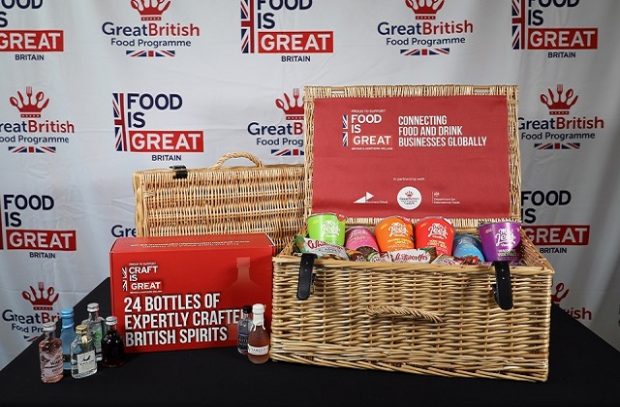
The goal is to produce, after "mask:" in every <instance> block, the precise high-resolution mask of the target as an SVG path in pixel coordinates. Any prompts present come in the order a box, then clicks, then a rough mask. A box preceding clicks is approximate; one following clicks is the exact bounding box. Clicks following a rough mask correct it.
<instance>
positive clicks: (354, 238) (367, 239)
mask: <svg viewBox="0 0 620 407" xmlns="http://www.w3.org/2000/svg"><path fill="white" fill-rule="evenodd" d="M344 237H345V247H346V248H347V249H351V250H358V249H359V248H360V247H364V246H367V247H371V248H373V249H374V250H375V251H379V246H378V245H377V241H376V240H375V236H374V235H373V234H372V232H371V231H370V229H368V228H366V227H364V226H354V227H351V228H349V229H347V231H346V233H345V235H344Z"/></svg>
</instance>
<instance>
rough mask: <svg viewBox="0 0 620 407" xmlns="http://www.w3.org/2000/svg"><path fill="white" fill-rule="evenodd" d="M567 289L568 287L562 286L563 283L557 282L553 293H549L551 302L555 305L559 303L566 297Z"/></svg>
mask: <svg viewBox="0 0 620 407" xmlns="http://www.w3.org/2000/svg"><path fill="white" fill-rule="evenodd" d="M569 291H570V290H569V289H568V288H566V289H565V288H564V283H558V284H557V285H556V286H555V293H553V294H551V302H553V303H554V304H556V305H559V304H560V301H562V300H563V299H564V298H566V296H567V295H568V292H569Z"/></svg>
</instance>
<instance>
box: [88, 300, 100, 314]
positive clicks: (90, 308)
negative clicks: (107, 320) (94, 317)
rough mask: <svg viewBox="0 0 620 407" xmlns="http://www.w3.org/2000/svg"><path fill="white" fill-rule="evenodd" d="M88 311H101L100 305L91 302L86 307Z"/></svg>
mask: <svg viewBox="0 0 620 407" xmlns="http://www.w3.org/2000/svg"><path fill="white" fill-rule="evenodd" d="M86 310H87V311H88V312H95V311H99V304H98V303H96V302H91V303H90V304H88V305H87V306H86Z"/></svg>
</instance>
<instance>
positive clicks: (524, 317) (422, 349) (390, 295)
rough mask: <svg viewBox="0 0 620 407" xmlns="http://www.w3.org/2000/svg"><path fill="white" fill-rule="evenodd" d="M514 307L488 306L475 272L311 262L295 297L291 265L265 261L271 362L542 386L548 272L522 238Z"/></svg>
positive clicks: (484, 281) (291, 260)
mask: <svg viewBox="0 0 620 407" xmlns="http://www.w3.org/2000/svg"><path fill="white" fill-rule="evenodd" d="M523 247H524V249H525V250H524V259H525V262H526V264H528V266H518V267H513V268H512V269H511V274H512V290H513V301H514V308H513V309H511V310H510V311H503V310H501V309H500V308H499V307H498V306H497V304H495V301H494V300H493V291H492V285H493V284H494V283H495V274H494V270H493V269H492V268H489V267H484V266H458V267H455V266H437V265H430V264H419V265H418V264H395V263H356V262H346V261H338V260H318V261H317V263H315V267H314V272H315V273H316V278H315V283H314V290H313V293H312V295H311V296H310V298H309V299H308V300H306V301H299V300H297V298H296V287H297V278H298V273H299V257H296V256H292V255H289V253H290V247H288V248H287V249H285V250H284V251H283V252H282V254H281V255H280V256H278V257H276V258H275V259H274V282H273V320H272V325H271V327H272V334H271V346H272V347H271V358H272V359H274V360H281V361H288V362H297V363H305V364H315V365H322V366H331V367H351V368H359V369H379V370H386V371H400V372H409V373H419V374H433V375H441V376H451V377H478V378H502V379H512V380H529V381H544V380H546V378H547V373H548V357H549V354H548V349H549V326H550V296H551V291H550V290H551V282H552V276H553V270H552V269H551V266H550V265H549V263H548V262H547V260H545V259H544V258H543V257H542V256H541V255H540V254H539V253H538V251H537V250H536V248H535V247H534V246H533V245H532V244H531V242H530V240H529V239H527V237H525V236H523Z"/></svg>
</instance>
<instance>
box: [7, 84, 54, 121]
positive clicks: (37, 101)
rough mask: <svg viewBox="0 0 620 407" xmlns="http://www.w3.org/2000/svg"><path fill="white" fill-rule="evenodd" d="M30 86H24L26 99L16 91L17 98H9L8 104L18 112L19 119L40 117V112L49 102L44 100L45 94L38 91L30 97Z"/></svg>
mask: <svg viewBox="0 0 620 407" xmlns="http://www.w3.org/2000/svg"><path fill="white" fill-rule="evenodd" d="M32 93H33V92H32V86H26V97H24V95H22V93H21V92H20V91H17V97H18V98H19V100H17V98H16V97H15V96H11V97H10V98H9V102H10V103H11V105H13V106H15V107H16V108H17V110H19V113H20V116H21V117H41V111H42V110H43V109H45V108H46V107H47V105H48V103H49V102H50V100H49V98H48V99H45V100H43V98H45V93H43V92H41V91H39V92H37V94H36V95H34V98H33V97H32Z"/></svg>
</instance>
